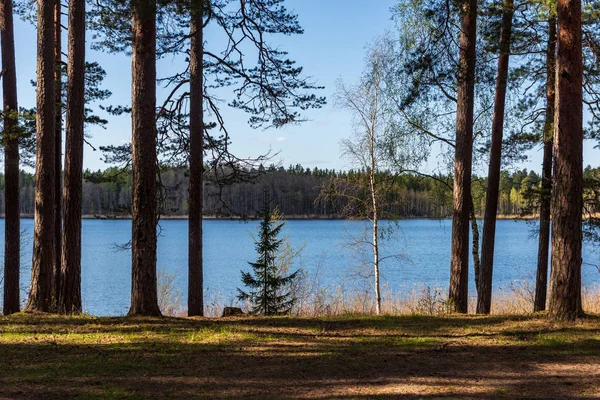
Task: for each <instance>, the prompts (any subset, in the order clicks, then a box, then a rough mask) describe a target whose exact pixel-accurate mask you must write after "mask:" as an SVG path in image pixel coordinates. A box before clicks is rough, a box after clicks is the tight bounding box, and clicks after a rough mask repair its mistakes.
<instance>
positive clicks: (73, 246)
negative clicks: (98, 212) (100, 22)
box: [58, 0, 85, 313]
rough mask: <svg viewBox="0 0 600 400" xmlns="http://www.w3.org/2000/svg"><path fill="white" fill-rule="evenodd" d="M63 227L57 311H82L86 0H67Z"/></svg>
mask: <svg viewBox="0 0 600 400" xmlns="http://www.w3.org/2000/svg"><path fill="white" fill-rule="evenodd" d="M68 47H69V49H68V50H69V63H68V67H67V119H66V125H67V127H66V147H65V189H64V227H63V240H62V251H61V253H62V255H61V259H62V262H61V272H60V285H59V287H60V295H59V297H58V298H59V311H60V312H61V313H80V312H81V203H82V191H83V144H84V143H83V138H84V136H83V135H84V107H85V97H84V93H85V0H70V1H69V36H68Z"/></svg>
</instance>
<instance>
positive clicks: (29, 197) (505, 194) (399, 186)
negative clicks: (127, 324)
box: [0, 165, 600, 218]
mask: <svg viewBox="0 0 600 400" xmlns="http://www.w3.org/2000/svg"><path fill="white" fill-rule="evenodd" d="M599 171H600V169H591V168H589V167H588V168H587V169H586V174H598V172H599ZM361 174H362V172H360V171H353V170H350V171H335V170H329V169H318V168H314V169H309V168H304V167H303V166H301V165H295V166H289V167H288V168H284V167H275V166H270V167H267V168H261V169H260V173H258V174H257V176H256V179H254V181H253V182H237V183H233V184H231V185H228V186H225V187H223V188H222V190H219V188H218V187H217V186H216V185H214V184H211V183H207V185H206V188H205V195H204V202H205V208H204V213H205V215H216V214H221V215H222V214H225V215H227V214H240V215H248V216H252V215H254V214H255V212H256V210H258V209H259V208H260V206H261V203H262V200H263V190H264V188H265V186H266V187H268V188H269V192H270V194H271V196H272V203H273V205H274V206H278V207H279V209H280V210H281V212H282V213H283V214H284V215H285V216H288V217H315V218H337V217H339V214H338V211H339V209H340V204H332V203H331V202H330V201H328V200H321V199H320V198H319V194H320V193H321V188H322V187H323V186H324V185H326V184H327V183H328V182H329V181H330V180H331V179H333V178H339V177H344V178H346V177H352V176H353V175H355V176H360V175H361ZM84 176H85V182H84V186H83V205H82V213H83V214H84V215H98V216H100V215H101V216H117V215H127V214H129V213H130V210H131V173H130V171H122V170H119V169H116V168H108V169H106V170H104V171H95V172H93V171H89V170H88V171H86V172H85V174H84ZM20 180H21V213H22V214H26V215H27V214H33V212H34V187H35V186H34V176H33V174H30V173H27V172H25V171H21V176H20ZM161 180H162V184H163V185H164V187H165V188H166V196H165V199H164V210H165V212H164V213H165V214H167V215H171V216H181V217H183V216H187V214H188V202H187V198H188V193H187V187H188V181H189V178H188V171H187V169H185V168H180V169H166V170H165V171H163V173H162V175H161ZM394 180H395V183H394V185H393V188H394V189H393V190H392V192H391V193H390V196H393V197H395V200H396V201H394V202H393V204H394V206H393V207H395V209H394V210H393V213H394V214H396V215H398V216H399V217H403V218H410V217H424V218H441V217H447V216H450V215H451V212H452V206H451V201H452V196H451V193H450V191H449V189H448V188H447V186H446V185H445V183H444V182H448V183H451V180H450V177H448V176H435V177H422V176H417V175H413V174H403V175H399V176H395V177H394ZM539 183H540V176H539V175H538V174H537V173H536V172H534V171H528V170H526V169H523V170H517V171H514V172H509V171H503V172H502V175H501V180H500V198H499V200H500V202H499V209H498V212H499V213H500V214H504V215H518V214H522V213H525V212H527V211H528V210H529V208H530V205H531V204H532V200H531V197H532V193H533V192H534V191H535V188H537V187H538V186H539ZM485 189H486V179H484V178H477V177H476V178H475V179H474V180H473V187H472V191H473V200H474V206H475V211H476V213H477V214H478V215H481V214H482V212H483V208H484V205H485ZM0 190H2V191H4V176H3V175H0ZM0 213H4V197H3V196H0Z"/></svg>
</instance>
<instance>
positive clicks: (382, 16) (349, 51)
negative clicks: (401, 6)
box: [15, 0, 600, 170]
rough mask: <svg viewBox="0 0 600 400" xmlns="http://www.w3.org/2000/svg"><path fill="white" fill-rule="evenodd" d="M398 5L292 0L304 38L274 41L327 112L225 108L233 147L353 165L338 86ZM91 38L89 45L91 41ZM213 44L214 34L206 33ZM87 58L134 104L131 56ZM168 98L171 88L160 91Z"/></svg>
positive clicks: (103, 135) (26, 74)
mask: <svg viewBox="0 0 600 400" xmlns="http://www.w3.org/2000/svg"><path fill="white" fill-rule="evenodd" d="M395 3H396V0H370V1H364V0H288V1H286V6H287V8H288V9H289V10H292V11H295V12H296V13H297V14H298V16H299V21H300V24H301V25H302V27H303V28H304V30H305V33H304V35H300V36H295V37H274V38H272V39H271V43H273V44H276V45H280V46H281V48H283V49H285V50H287V51H288V52H289V53H290V57H291V58H292V59H294V60H296V61H297V62H298V64H299V65H302V66H303V67H304V69H305V73H306V74H307V75H310V76H312V77H313V78H314V80H315V81H316V82H317V83H318V84H319V85H322V86H325V89H324V90H323V91H321V92H322V95H324V96H326V97H327V98H328V104H327V105H326V106H325V107H324V108H322V109H320V110H311V111H308V112H307V113H306V114H305V115H306V117H308V118H309V121H307V122H305V123H303V124H302V125H300V126H290V127H286V128H283V129H269V130H262V129H259V130H254V129H251V128H250V127H249V126H248V125H247V124H246V121H247V117H246V116H244V115H243V114H241V113H239V112H234V111H225V113H224V114H225V117H226V123H227V125H228V129H229V131H230V133H231V136H232V141H233V145H232V150H233V151H234V152H235V153H236V154H237V155H238V156H240V157H254V156H257V155H260V154H264V153H265V152H267V151H269V149H270V150H272V151H273V152H279V154H278V156H277V158H276V159H274V162H280V163H281V164H283V165H285V166H287V165H288V164H296V163H300V164H303V165H304V166H306V167H310V168H313V167H320V168H335V169H340V168H348V167H350V165H349V164H348V163H347V162H346V161H345V160H342V159H340V146H339V142H340V140H341V139H342V138H345V137H348V136H349V135H350V134H351V124H350V122H351V118H350V116H349V115H348V114H347V112H345V111H343V110H338V109H336V108H335V107H333V101H332V94H333V92H334V89H335V81H336V80H337V79H338V78H342V79H343V80H344V81H346V82H354V81H355V80H356V79H357V78H358V77H359V75H360V73H361V71H362V69H363V60H364V53H365V46H366V45H367V44H368V43H369V42H370V41H373V40H374V39H376V38H377V37H378V36H380V35H381V34H383V33H384V32H385V30H386V29H387V28H391V27H392V26H393V24H392V21H391V20H390V17H391V13H390V8H391V7H392V6H393V5H394V4H395ZM15 29H16V32H15V40H16V49H17V71H18V90H19V104H20V105H22V106H27V107H31V106H34V105H35V93H34V90H33V88H32V87H31V84H30V80H31V79H32V78H34V76H35V60H36V52H35V48H36V37H35V35H36V33H35V28H34V26H32V25H31V24H30V23H28V22H23V21H15ZM90 39H91V38H89V35H88V44H89V40H90ZM205 40H206V41H207V43H210V41H211V35H210V31H209V32H207V34H206V35H205ZM87 59H88V60H89V61H98V62H100V64H101V65H102V66H103V67H104V69H105V70H106V71H107V74H108V75H107V78H106V81H105V87H106V88H107V89H109V90H111V91H112V92H113V97H112V98H111V99H110V103H111V104H130V96H131V91H130V84H131V78H130V75H131V72H130V59H129V58H128V57H127V56H125V55H112V54H106V53H100V52H96V51H92V50H89V49H88V53H87ZM180 65H181V60H176V59H173V58H166V59H163V60H160V62H159V64H158V74H159V76H162V75H167V74H169V73H170V72H172V71H175V70H178V69H179V68H178V67H179V66H180ZM158 93H159V102H160V95H161V94H162V95H164V94H165V92H164V90H160V89H159V91H158ZM109 121H110V123H109V125H108V127H107V129H100V128H93V129H91V130H90V132H89V133H90V134H91V135H92V138H91V139H90V140H89V141H90V142H91V143H92V144H93V145H94V146H96V147H97V146H100V145H107V144H120V143H124V142H127V141H128V140H129V139H130V135H131V127H130V121H129V119H128V117H126V116H124V117H118V118H110V119H109ZM599 158H600V157H598V150H597V149H596V150H594V149H592V146H590V145H586V150H585V154H584V163H585V164H592V165H594V166H598V165H599V164H600V163H599V160H598V159H599ZM84 165H85V167H86V168H90V169H103V168H106V166H107V165H106V164H104V163H103V162H102V161H101V154H99V152H94V151H92V150H91V149H90V148H87V147H86V153H85V158H84ZM540 165H541V151H538V150H534V151H533V153H532V154H531V161H529V162H527V163H525V164H523V165H521V166H520V167H526V168H533V169H535V170H540V169H541V168H540Z"/></svg>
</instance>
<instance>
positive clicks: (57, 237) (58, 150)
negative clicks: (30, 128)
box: [52, 0, 62, 304]
mask: <svg viewBox="0 0 600 400" xmlns="http://www.w3.org/2000/svg"><path fill="white" fill-rule="evenodd" d="M61 1H62V0H54V60H55V63H56V64H55V67H54V80H55V81H56V92H55V98H56V114H55V115H56V116H55V118H56V124H55V126H54V129H55V134H54V151H55V159H54V172H55V173H56V177H55V178H54V202H55V203H56V208H55V209H54V268H53V271H52V297H53V299H54V300H53V301H54V302H56V304H58V295H59V293H60V288H59V285H60V259H61V255H60V254H61V250H62V249H61V236H62V6H61Z"/></svg>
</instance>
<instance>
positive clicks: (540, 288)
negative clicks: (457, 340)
mask: <svg viewBox="0 0 600 400" xmlns="http://www.w3.org/2000/svg"><path fill="white" fill-rule="evenodd" d="M555 85H556V17H555V16H551V17H550V18H549V19H548V48H547V49H546V120H545V122H544V132H543V135H544V137H543V143H544V160H543V161H542V187H541V195H540V237H539V246H538V261H537V274H536V279H535V300H534V304H533V310H534V311H544V310H545V309H546V293H547V291H548V258H549V257H548V254H549V252H550V210H551V208H550V205H551V199H552V158H553V154H552V144H553V143H552V142H553V138H554V105H555V104H554V102H555V101H556V98H555V95H554V94H555Z"/></svg>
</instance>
